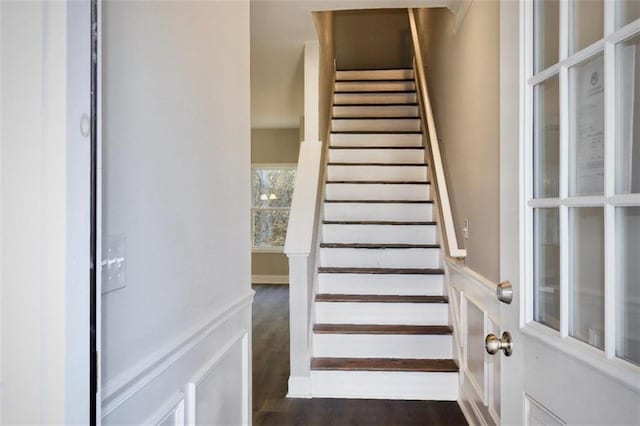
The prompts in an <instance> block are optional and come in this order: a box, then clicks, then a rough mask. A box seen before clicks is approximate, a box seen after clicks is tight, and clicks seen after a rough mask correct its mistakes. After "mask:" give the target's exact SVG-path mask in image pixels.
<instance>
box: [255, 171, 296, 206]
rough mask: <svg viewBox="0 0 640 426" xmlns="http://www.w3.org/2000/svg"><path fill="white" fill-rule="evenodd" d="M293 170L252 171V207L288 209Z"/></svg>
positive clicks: (294, 174)
mask: <svg viewBox="0 0 640 426" xmlns="http://www.w3.org/2000/svg"><path fill="white" fill-rule="evenodd" d="M295 177H296V171H295V169H253V176H252V179H251V182H252V186H253V188H252V194H253V206H254V207H290V206H291V198H292V197H293V186H294V181H295Z"/></svg>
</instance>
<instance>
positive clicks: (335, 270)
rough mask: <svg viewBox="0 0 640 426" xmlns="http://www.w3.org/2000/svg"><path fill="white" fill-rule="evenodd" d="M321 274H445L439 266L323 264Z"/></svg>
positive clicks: (320, 269)
mask: <svg viewBox="0 0 640 426" xmlns="http://www.w3.org/2000/svg"><path fill="white" fill-rule="evenodd" d="M318 273H320V274H366V275H444V270H443V269H439V268H350V267H335V266H321V267H319V268H318Z"/></svg>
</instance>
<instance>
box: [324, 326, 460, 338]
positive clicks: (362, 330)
mask: <svg viewBox="0 0 640 426" xmlns="http://www.w3.org/2000/svg"><path fill="white" fill-rule="evenodd" d="M313 332H314V333H316V334H410V335H432V334H445V335H446V334H452V333H453V329H452V328H451V327H449V326H447V325H386V324H385V325H379V324H314V325H313Z"/></svg>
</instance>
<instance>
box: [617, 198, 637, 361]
mask: <svg viewBox="0 0 640 426" xmlns="http://www.w3.org/2000/svg"><path fill="white" fill-rule="evenodd" d="M616 216H617V217H616V221H617V223H616V225H617V228H618V231H617V252H618V256H616V257H617V260H618V292H617V293H618V300H617V303H616V306H617V308H618V324H619V325H618V336H617V344H616V354H617V355H618V356H619V357H621V358H624V359H627V360H629V361H631V362H634V363H635V364H638V365H640V262H639V261H638V260H639V258H640V255H639V253H640V207H621V208H617V209H616Z"/></svg>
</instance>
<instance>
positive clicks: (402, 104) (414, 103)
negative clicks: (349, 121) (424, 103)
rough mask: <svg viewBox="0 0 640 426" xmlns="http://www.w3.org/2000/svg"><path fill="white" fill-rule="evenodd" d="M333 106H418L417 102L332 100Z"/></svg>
mask: <svg viewBox="0 0 640 426" xmlns="http://www.w3.org/2000/svg"><path fill="white" fill-rule="evenodd" d="M333 106H337V107H363V106H364V107H367V106H371V107H386V106H418V103H417V102H393V103H391V102H390V103H386V104H385V103H370V104H367V103H344V104H341V103H337V102H334V103H333Z"/></svg>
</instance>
